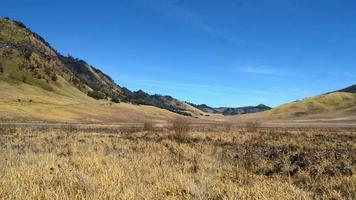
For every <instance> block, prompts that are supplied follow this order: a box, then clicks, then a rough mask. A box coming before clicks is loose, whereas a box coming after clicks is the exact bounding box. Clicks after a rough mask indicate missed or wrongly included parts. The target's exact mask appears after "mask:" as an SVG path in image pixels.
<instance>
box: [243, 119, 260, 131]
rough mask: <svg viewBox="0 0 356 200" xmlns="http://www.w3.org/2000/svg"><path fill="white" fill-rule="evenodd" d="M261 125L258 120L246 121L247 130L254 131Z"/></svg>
mask: <svg viewBox="0 0 356 200" xmlns="http://www.w3.org/2000/svg"><path fill="white" fill-rule="evenodd" d="M260 126H261V123H260V122H259V121H249V122H246V129H247V131H248V132H256V131H257V129H258V127H260Z"/></svg>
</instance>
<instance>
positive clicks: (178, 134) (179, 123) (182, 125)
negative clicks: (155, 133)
mask: <svg viewBox="0 0 356 200" xmlns="http://www.w3.org/2000/svg"><path fill="white" fill-rule="evenodd" d="M172 130H173V131H174V133H175V135H174V139H176V140H178V141H179V142H182V141H186V140H187V133H188V132H189V130H190V127H189V122H188V121H187V120H185V119H183V118H177V119H175V120H173V122H172Z"/></svg>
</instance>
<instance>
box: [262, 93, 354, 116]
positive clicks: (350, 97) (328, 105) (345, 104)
mask: <svg viewBox="0 0 356 200" xmlns="http://www.w3.org/2000/svg"><path fill="white" fill-rule="evenodd" d="M353 108H356V94H355V93H348V92H334V93H329V94H325V95H319V96H316V97H311V98H307V99H305V100H302V101H298V102H293V103H288V104H284V105H281V106H279V107H277V108H275V109H272V110H270V111H267V112H266V113H265V114H267V115H269V116H271V117H276V118H296V117H305V116H307V115H318V114H324V113H335V112H342V111H344V112H345V114H348V113H350V112H352V111H353Z"/></svg>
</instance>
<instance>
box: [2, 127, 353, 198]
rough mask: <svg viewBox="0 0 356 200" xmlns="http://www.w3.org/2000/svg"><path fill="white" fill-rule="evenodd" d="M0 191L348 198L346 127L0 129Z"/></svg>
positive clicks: (349, 138)
mask: <svg viewBox="0 0 356 200" xmlns="http://www.w3.org/2000/svg"><path fill="white" fill-rule="evenodd" d="M0 157H1V161H0V198H1V199H356V176H355V174H354V173H355V169H356V166H355V165H356V130H352V129H311V128H309V129H302V128H256V127H250V128H247V129H246V128H236V127H231V126H221V127H215V128H209V129H204V130H203V129H200V130H199V129H197V128H196V129H194V130H192V129H190V130H189V128H187V127H185V125H184V124H178V125H177V126H173V127H172V128H171V129H159V130H158V129H156V128H153V127H152V126H151V125H149V124H145V127H144V128H143V129H137V130H123V129H122V130H118V129H112V128H100V129H99V128H90V129H79V128H73V127H64V128H62V129H50V128H15V127H13V128H11V127H3V128H1V129H0Z"/></svg>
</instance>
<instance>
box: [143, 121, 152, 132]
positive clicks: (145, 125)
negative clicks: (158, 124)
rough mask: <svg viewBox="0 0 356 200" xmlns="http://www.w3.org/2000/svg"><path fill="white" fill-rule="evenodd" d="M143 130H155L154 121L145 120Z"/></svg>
mask: <svg viewBox="0 0 356 200" xmlns="http://www.w3.org/2000/svg"><path fill="white" fill-rule="evenodd" d="M143 130H145V131H152V130H154V127H153V123H152V122H145V123H143Z"/></svg>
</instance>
